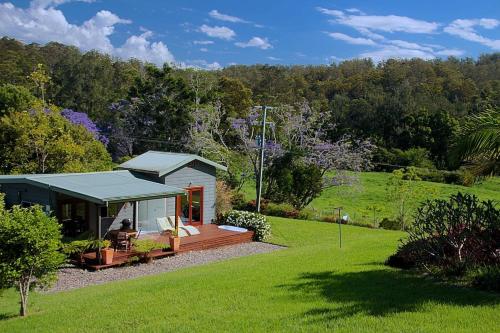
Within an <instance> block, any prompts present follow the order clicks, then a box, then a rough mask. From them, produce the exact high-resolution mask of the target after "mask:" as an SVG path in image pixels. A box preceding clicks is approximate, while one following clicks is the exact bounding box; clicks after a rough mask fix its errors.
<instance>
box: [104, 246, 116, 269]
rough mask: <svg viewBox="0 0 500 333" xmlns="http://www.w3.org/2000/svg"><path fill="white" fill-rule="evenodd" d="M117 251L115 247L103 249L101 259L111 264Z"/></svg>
mask: <svg viewBox="0 0 500 333" xmlns="http://www.w3.org/2000/svg"><path fill="white" fill-rule="evenodd" d="M114 253H115V250H114V249H110V248H109V247H108V248H105V249H102V250H101V259H102V263H103V264H104V265H109V264H111V263H113V255H114Z"/></svg>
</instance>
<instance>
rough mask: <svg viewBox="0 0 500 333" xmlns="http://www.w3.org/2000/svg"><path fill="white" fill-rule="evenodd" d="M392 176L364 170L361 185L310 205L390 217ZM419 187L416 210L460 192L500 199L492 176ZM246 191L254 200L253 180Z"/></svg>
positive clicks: (328, 193) (499, 184) (362, 218)
mask: <svg viewBox="0 0 500 333" xmlns="http://www.w3.org/2000/svg"><path fill="white" fill-rule="evenodd" d="M389 176H390V174H389V173H383V172H364V173H361V183H360V184H359V185H356V186H352V187H350V186H339V187H332V188H329V189H326V190H325V191H324V192H323V193H322V195H321V196H320V197H319V198H316V199H315V200H314V201H313V202H312V203H311V204H310V205H309V208H313V209H314V210H316V211H317V213H318V214H320V215H322V216H323V215H331V214H332V211H333V208H335V207H343V213H347V214H349V216H350V217H351V219H352V220H354V221H356V222H360V223H372V222H373V219H374V218H373V206H375V207H376V212H375V219H376V220H380V219H382V218H383V217H390V216H392V215H393V211H394V206H393V205H392V203H391V202H389V201H388V198H387V191H386V184H387V181H388V179H389ZM417 189H418V190H417V191H416V195H415V200H413V201H412V202H411V203H410V207H411V208H412V209H414V208H416V207H417V206H418V204H419V203H420V202H422V201H424V200H426V199H432V198H446V197H447V196H449V195H450V194H453V193H457V192H458V191H461V192H467V193H472V194H475V195H477V196H478V197H479V198H480V199H482V200H487V199H490V200H495V201H498V202H500V177H496V178H492V179H488V180H486V181H484V182H482V183H481V184H477V185H475V186H473V187H465V186H460V185H449V184H441V183H433V182H426V181H421V182H418V186H417ZM243 192H244V193H245V196H246V197H247V198H248V199H249V200H250V199H254V198H255V190H254V185H253V183H248V184H246V186H245V187H244V189H243Z"/></svg>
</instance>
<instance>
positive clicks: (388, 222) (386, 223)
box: [379, 217, 403, 230]
mask: <svg viewBox="0 0 500 333" xmlns="http://www.w3.org/2000/svg"><path fill="white" fill-rule="evenodd" d="M379 227H380V228H382V229H386V230H401V229H403V224H402V223H401V221H400V220H398V219H389V218H387V217H384V218H383V219H382V221H380V223H379Z"/></svg>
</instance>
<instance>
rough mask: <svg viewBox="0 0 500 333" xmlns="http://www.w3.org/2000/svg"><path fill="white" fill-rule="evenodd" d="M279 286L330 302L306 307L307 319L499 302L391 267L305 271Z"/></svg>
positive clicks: (303, 296) (309, 298)
mask: <svg viewBox="0 0 500 333" xmlns="http://www.w3.org/2000/svg"><path fill="white" fill-rule="evenodd" d="M280 287H282V288H288V289H289V290H290V291H292V292H293V294H294V295H293V298H294V299H301V300H303V301H305V302H309V301H311V302H313V301H317V300H318V297H319V298H323V299H325V300H326V301H327V302H328V303H330V304H328V305H325V306H324V307H320V308H315V309H311V310H309V311H307V312H306V313H305V314H304V315H305V316H306V317H308V318H310V319H311V320H327V321H329V320H334V319H341V318H346V317H351V316H354V315H356V314H358V313H364V314H367V315H371V316H387V315H391V314H394V313H399V312H415V311H419V310H421V309H422V307H423V306H425V305H426V304H428V303H439V304H449V305H458V306H484V305H494V304H498V303H500V298H499V297H498V296H496V295H493V294H488V293H485V292H479V291H475V290H471V289H466V288H459V287H453V286H447V285H442V284H437V283H436V282H433V281H430V280H426V279H423V278H421V277H418V276H415V275H411V274H406V273H403V272H399V271H391V270H370V271H362V272H350V273H334V272H331V271H326V272H319V273H305V274H302V275H301V276H300V277H299V278H298V281H297V282H295V283H291V284H288V285H282V286H280ZM295 294H297V295H295ZM297 296H298V297H297Z"/></svg>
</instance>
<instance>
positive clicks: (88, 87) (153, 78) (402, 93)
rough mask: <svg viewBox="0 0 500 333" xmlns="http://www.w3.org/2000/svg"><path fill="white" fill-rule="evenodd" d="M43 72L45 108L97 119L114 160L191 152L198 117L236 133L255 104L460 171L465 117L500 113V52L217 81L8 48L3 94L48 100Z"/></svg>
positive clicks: (256, 69) (0, 71)
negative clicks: (15, 91) (37, 80)
mask: <svg viewBox="0 0 500 333" xmlns="http://www.w3.org/2000/svg"><path fill="white" fill-rule="evenodd" d="M37 64H42V65H43V66H44V67H45V68H46V70H47V73H48V75H49V76H50V82H49V83H48V84H47V86H46V91H45V98H46V100H47V101H48V102H50V103H51V104H54V105H57V106H59V107H61V108H68V109H73V110H75V111H78V112H83V113H86V114H88V116H89V117H90V118H91V119H92V120H93V121H94V122H96V124H97V125H98V126H99V127H100V128H101V129H102V131H103V132H104V133H105V134H107V135H108V136H109V139H110V142H109V145H108V150H109V151H110V152H111V153H112V155H113V157H114V158H115V159H116V158H120V157H122V156H124V155H131V154H137V153H141V152H142V151H144V150H147V149H169V150H187V149H189V146H186V145H185V144H184V143H186V142H187V141H188V137H189V135H188V132H189V129H190V127H191V126H193V123H195V121H196V119H194V116H193V115H194V114H195V113H193V111H195V110H200V109H203V108H204V107H207V106H211V107H212V106H216V109H217V110H220V111H221V112H224V117H222V119H221V123H220V124H219V126H220V127H221V128H223V129H227V130H228V131H229V129H230V124H229V122H228V120H227V119H229V118H237V117H245V116H247V115H248V112H249V108H250V107H251V106H253V105H263V104H265V105H272V106H273V105H274V106H277V105H290V106H294V107H297V108H299V105H300V106H303V105H304V103H307V104H308V106H309V107H310V109H311V110H312V112H315V113H317V114H320V115H321V116H322V117H326V118H327V122H326V123H329V124H330V125H332V124H334V125H335V126H328V128H327V129H326V130H327V135H328V136H329V138H330V139H331V140H332V141H334V140H339V139H340V138H342V137H343V136H344V135H346V134H348V135H350V136H351V137H355V138H359V139H370V140H371V142H372V143H374V144H376V145H377V147H378V150H377V152H376V153H375V159H376V160H375V162H377V163H380V165H382V164H400V163H406V164H414V165H417V166H429V167H430V166H436V167H438V168H442V169H454V168H456V167H457V165H456V164H453V163H451V162H450V160H449V156H448V152H449V150H450V148H451V146H452V145H453V142H454V138H455V135H456V134H457V131H458V128H459V124H460V123H461V122H462V121H463V119H464V117H465V116H468V115H471V114H476V113H479V112H481V111H484V110H488V109H496V108H498V107H499V106H500V53H495V54H490V55H483V56H480V57H479V58H478V59H477V60H474V59H470V58H465V59H456V58H450V59H448V60H431V61H424V60H420V59H412V60H388V61H386V62H383V63H380V64H374V63H373V62H371V61H370V60H350V61H344V62H342V63H340V64H332V65H329V66H320V65H315V66H270V65H253V66H240V65H238V66H230V67H228V68H225V69H222V70H219V71H210V72H209V71H196V70H193V69H173V68H164V69H158V68H154V66H151V65H147V64H144V63H142V62H140V61H137V60H130V61H122V60H118V59H114V58H112V57H110V56H108V55H103V54H100V53H98V52H87V53H82V52H80V51H79V50H78V49H77V48H75V47H71V46H65V45H61V44H58V43H49V44H47V45H45V46H41V45H37V44H29V45H26V44H23V43H21V42H19V41H16V40H13V39H9V38H2V39H0V85H5V84H12V85H16V86H22V87H25V88H27V89H29V90H30V91H31V92H32V93H33V94H34V95H36V96H37V97H40V96H39V94H40V92H39V91H38V87H36V86H34V85H33V82H32V81H31V80H30V79H29V75H30V73H32V72H33V70H34V69H35V68H36V67H37ZM271 119H272V115H271ZM272 120H274V121H278V119H272ZM228 131H226V132H225V133H227V132H228ZM223 132H224V131H223ZM227 140H229V141H231V134H230V131H229V134H228V136H227ZM405 161H406V162H405Z"/></svg>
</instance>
